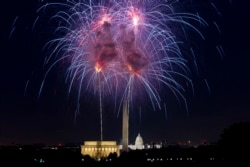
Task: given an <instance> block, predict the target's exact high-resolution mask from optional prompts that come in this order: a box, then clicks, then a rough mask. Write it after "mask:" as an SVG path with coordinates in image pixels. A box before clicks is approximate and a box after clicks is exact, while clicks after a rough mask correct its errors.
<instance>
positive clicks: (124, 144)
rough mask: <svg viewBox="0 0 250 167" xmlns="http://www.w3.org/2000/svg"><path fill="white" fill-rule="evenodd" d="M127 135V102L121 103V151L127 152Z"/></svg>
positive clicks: (125, 100)
mask: <svg viewBox="0 0 250 167" xmlns="http://www.w3.org/2000/svg"><path fill="white" fill-rule="evenodd" d="M128 133H129V106H128V100H127V99H124V101H123V111H122V150H123V151H128Z"/></svg>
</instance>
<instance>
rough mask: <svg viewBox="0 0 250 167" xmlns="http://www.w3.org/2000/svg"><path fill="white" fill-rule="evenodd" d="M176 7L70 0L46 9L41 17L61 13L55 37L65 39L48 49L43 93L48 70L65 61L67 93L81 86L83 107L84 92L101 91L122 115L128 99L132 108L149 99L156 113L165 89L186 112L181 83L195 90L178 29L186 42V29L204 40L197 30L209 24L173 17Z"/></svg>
mask: <svg viewBox="0 0 250 167" xmlns="http://www.w3.org/2000/svg"><path fill="white" fill-rule="evenodd" d="M174 3H179V2H177V1H174V2H172V3H169V2H168V1H154V2H152V1H148V0H146V1H143V0H135V1H126V0H123V1H115V0H114V1H110V0H103V1H100V2H98V1H94V0H92V1H91V0H90V1H89V2H88V3H86V2H85V1H74V0H69V1H67V3H49V4H46V5H44V6H42V7H41V8H40V9H39V10H38V11H37V12H38V13H39V12H41V11H44V10H49V9H50V8H53V9H55V7H56V6H59V9H62V10H60V11H58V12H57V13H56V14H55V15H53V17H51V20H50V21H51V22H56V23H58V27H57V28H56V31H55V33H57V34H61V36H60V35H59V36H60V37H59V38H56V39H53V40H51V41H49V42H48V43H47V44H46V46H45V47H47V48H49V49H50V50H51V53H50V54H49V56H48V57H47V58H46V62H45V65H48V66H49V67H48V70H47V72H46V73H45V77H44V80H43V82H42V85H41V88H40V93H41V92H42V90H43V85H44V82H45V80H46V78H47V75H48V74H49V72H50V70H51V69H52V68H53V67H54V66H55V65H56V64H58V63H59V62H61V61H67V62H68V63H69V65H68V66H67V67H66V69H67V73H66V81H67V82H68V83H69V89H68V94H70V93H71V91H72V89H73V86H74V85H75V84H76V85H78V86H77V87H78V100H77V101H78V102H79V103H80V98H81V95H82V93H83V91H88V92H90V93H93V94H98V92H99V94H100V96H107V95H112V97H113V98H114V100H115V101H114V102H115V104H116V102H117V101H118V102H119V105H118V106H119V108H118V111H119V110H120V108H121V104H122V101H123V99H124V98H129V99H128V100H129V102H130V103H133V101H137V99H138V96H144V95H146V96H147V97H148V98H149V99H150V101H151V104H152V107H153V109H154V110H156V109H157V108H158V109H161V108H162V107H161V104H162V99H161V88H162V87H164V86H165V87H167V88H168V89H169V90H170V91H172V93H173V95H174V96H175V97H176V98H177V99H178V100H180V101H183V102H184V103H185V106H186V109H187V104H186V99H185V96H184V95H183V92H185V87H184V86H183V85H182V81H183V80H185V82H188V83H189V85H191V87H192V89H193V86H192V80H191V79H190V78H189V75H190V72H191V71H190V69H189V66H188V61H187V59H186V58H185V55H183V53H182V50H181V48H180V46H179V45H180V44H181V43H182V41H181V40H179V36H178V34H176V30H177V31H180V32H183V33H184V36H185V37H186V34H188V32H186V31H185V29H189V30H192V31H194V32H195V33H196V34H198V35H199V36H200V37H201V39H205V37H204V36H203V34H202V32H201V31H200V30H199V28H197V26H196V25H199V26H201V27H202V28H203V27H206V26H208V24H207V23H206V21H204V20H203V19H202V18H201V17H200V16H199V15H198V14H192V13H181V12H179V13H178V12H175V9H174V7H173V6H174ZM213 6H214V5H213ZM214 7H215V6H214ZM173 27H174V28H173ZM191 50H192V49H191ZM192 52H193V50H192ZM193 55H195V54H194V53H193ZM193 57H194V56H193ZM49 62H53V63H49ZM193 62H195V64H196V60H195V57H194V60H193ZM196 66H197V65H196ZM180 80H181V81H180ZM100 92H101V93H100ZM141 92H143V93H141ZM40 93H39V94H40ZM164 105H165V104H164ZM118 113H119V112H118Z"/></svg>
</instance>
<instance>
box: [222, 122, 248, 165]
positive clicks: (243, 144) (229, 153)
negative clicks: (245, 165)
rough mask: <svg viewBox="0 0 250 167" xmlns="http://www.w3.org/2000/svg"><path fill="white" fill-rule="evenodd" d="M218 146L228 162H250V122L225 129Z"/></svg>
mask: <svg viewBox="0 0 250 167" xmlns="http://www.w3.org/2000/svg"><path fill="white" fill-rule="evenodd" d="M218 145H219V147H220V149H221V153H222V155H223V156H224V158H225V160H226V161H227V162H232V161H235V162H245V161H250V154H249V151H250V122H238V123H234V124H232V125H231V126H229V127H228V128H225V129H224V131H223V133H222V134H221V136H220V140H219V141H218Z"/></svg>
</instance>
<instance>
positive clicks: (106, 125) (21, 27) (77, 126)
mask: <svg viewBox="0 0 250 167" xmlns="http://www.w3.org/2000/svg"><path fill="white" fill-rule="evenodd" d="M50 2H51V1H50ZM192 2H193V3H192V4H193V6H195V7H196V8H197V9H199V8H203V9H207V10H200V11H199V12H200V13H201V14H202V17H204V18H205V19H206V20H208V21H209V22H211V23H213V20H216V23H217V24H218V25H219V27H220V31H221V34H220V35H219V36H218V37H217V36H216V35H215V31H214V29H215V27H214V26H213V25H211V26H210V27H209V28H208V30H206V31H204V35H205V36H206V35H207V36H208V40H206V41H203V43H202V44H201V45H198V44H200V42H201V41H198V42H197V43H198V44H197V43H196V42H195V41H194V42H193V43H195V45H196V46H197V47H199V50H200V51H199V52H200V54H201V55H202V56H200V55H199V56H198V57H199V59H197V60H198V61H199V63H200V64H199V67H200V68H199V69H200V71H199V75H200V76H201V77H194V80H193V83H194V87H195V94H194V95H190V93H186V94H185V95H186V99H187V105H188V111H187V110H185V109H184V107H183V104H178V103H177V102H176V100H175V99H173V100H169V102H167V103H166V104H167V117H166V113H165V112H164V111H152V110H151V109H149V110H147V109H145V111H142V112H138V111H133V112H132V113H131V115H130V134H129V135H130V136H129V137H130V138H129V139H130V143H134V140H135V138H136V136H137V134H138V133H140V134H141V136H142V137H143V139H144V141H145V142H147V143H148V142H151V141H156V142H157V141H162V140H166V141H167V142H174V143H175V142H185V141H187V140H191V141H193V142H194V143H199V142H200V141H201V140H202V139H206V140H207V141H208V142H216V141H217V140H218V139H219V135H220V134H221V133H222V132H223V129H224V128H226V127H228V126H229V125H231V124H232V123H235V122H240V121H250V90H249V85H250V66H249V62H250V50H249V44H250V42H249V39H250V32H249V30H250V24H249V21H250V14H249V4H248V3H249V2H247V1H245V0H232V1H229V0H223V1H221V2H220V4H218V3H214V4H216V6H217V9H218V12H220V13H217V14H213V12H214V13H216V12H215V11H214V10H212V9H210V8H211V4H210V6H208V7H206V5H208V4H209V3H208V2H209V1H205V2H206V3H205V2H204V4H203V3H202V2H200V1H198V0H193V1H192ZM211 2H214V1H211ZM41 4H42V2H41V1H22V0H4V1H3V2H2V3H1V10H0V11H1V16H0V17H1V20H2V22H1V26H0V27H1V28H0V30H1V45H0V46H1V61H0V62H1V66H0V67H1V70H0V74H1V75H0V77H1V82H0V145H1V144H11V143H17V144H33V143H45V144H59V143H71V142H73V143H81V142H83V141H84V140H99V139H100V126H99V110H98V108H97V107H96V106H98V101H97V100H98V99H96V98H95V97H94V96H89V95H86V98H83V99H87V101H86V102H83V103H82V104H81V107H80V110H79V114H78V115H77V116H76V117H75V108H76V105H75V104H76V102H75V100H76V98H75V97H71V96H70V97H68V96H67V93H66V92H67V85H66V84H65V83H64V82H63V79H62V76H63V72H62V71H60V70H58V69H57V70H52V74H51V75H50V77H49V79H48V82H46V86H45V89H44V92H43V93H42V95H41V96H40V98H38V94H39V86H40V84H41V81H42V79H41V76H42V74H43V72H44V71H43V70H42V66H43V60H44V54H45V53H44V51H43V50H42V47H43V46H44V44H45V43H46V41H47V40H49V39H51V38H53V37H52V36H51V35H50V34H52V33H50V32H52V30H53V29H54V28H55V27H53V26H52V27H46V26H47V25H48V24H45V23H46V19H49V16H47V15H45V16H44V18H43V19H41V20H43V21H44V22H42V23H40V24H38V27H36V28H34V29H33V28H32V27H33V23H34V21H35V20H36V18H37V14H36V10H37V8H38V7H39V6H40V5H41ZM206 12H207V13H206ZM211 13H212V14H211ZM15 19H17V20H16V21H15ZM43 26H44V27H43ZM218 42H219V43H220V46H222V47H223V49H224V54H223V56H220V55H219V54H217V55H216V54H215V52H214V51H212V50H211V49H210V48H212V47H213V48H215V46H214V45H215V44H216V43H218ZM206 81H207V82H208V83H209V90H208V88H207V86H206ZM27 84H28V86H27V87H26V85H27ZM172 98H173V97H172ZM121 124H122V122H121V114H120V115H118V116H117V112H116V111H113V107H112V105H111V104H105V106H104V111H103V137H104V140H116V141H117V142H120V140H121V135H122V132H121Z"/></svg>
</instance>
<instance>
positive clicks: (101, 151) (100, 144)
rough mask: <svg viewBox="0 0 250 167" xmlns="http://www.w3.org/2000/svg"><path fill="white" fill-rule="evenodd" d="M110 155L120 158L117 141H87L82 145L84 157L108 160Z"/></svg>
mask: <svg viewBox="0 0 250 167" xmlns="http://www.w3.org/2000/svg"><path fill="white" fill-rule="evenodd" d="M110 153H116V154H117V156H120V149H119V145H117V144H116V141H85V142H84V145H81V154H82V155H89V156H90V157H91V158H94V159H97V160H98V159H101V158H107V157H108V156H109V155H110Z"/></svg>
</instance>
